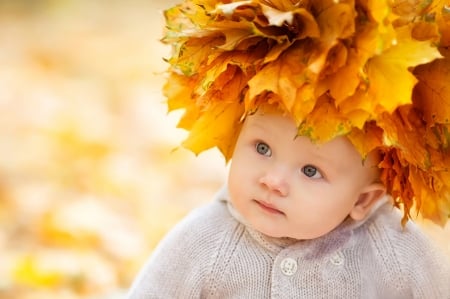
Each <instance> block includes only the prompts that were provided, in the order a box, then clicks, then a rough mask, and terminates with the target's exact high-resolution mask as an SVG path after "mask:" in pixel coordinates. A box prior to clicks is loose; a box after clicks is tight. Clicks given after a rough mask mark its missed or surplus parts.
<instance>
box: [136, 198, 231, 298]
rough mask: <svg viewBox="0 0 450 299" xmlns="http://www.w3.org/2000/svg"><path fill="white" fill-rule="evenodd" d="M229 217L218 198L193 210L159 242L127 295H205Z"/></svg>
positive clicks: (140, 296)
mask: <svg viewBox="0 0 450 299" xmlns="http://www.w3.org/2000/svg"><path fill="white" fill-rule="evenodd" d="M229 219H230V217H227V214H226V209H224V208H223V204H222V203H220V202H218V201H214V202H212V203H210V204H208V205H206V206H204V207H201V208H198V209H196V210H194V211H193V212H191V213H190V214H189V215H188V216H187V217H186V218H185V219H183V220H182V221H181V222H180V223H178V224H177V225H176V226H175V227H174V228H173V229H172V230H171V231H170V232H169V233H168V234H167V235H166V236H165V237H164V238H163V240H162V241H161V242H160V243H159V244H158V246H157V248H156V249H155V251H154V252H153V254H152V255H151V257H150V259H149V260H148V262H147V263H146V264H145V266H144V267H143V269H142V270H141V271H140V273H139V275H138V276H137V277H136V279H135V281H134V283H133V285H132V287H131V289H130V291H129V293H128V297H127V298H128V299H144V298H145V299H149V298H151V299H153V298H200V297H203V296H202V294H203V295H204V292H206V291H207V289H208V287H207V284H208V280H209V276H210V273H211V271H213V265H214V262H215V260H216V256H217V251H218V247H220V244H221V240H222V239H223V236H224V232H225V227H226V226H227V225H226V223H224V222H227V221H228V223H229V222H230V220H229Z"/></svg>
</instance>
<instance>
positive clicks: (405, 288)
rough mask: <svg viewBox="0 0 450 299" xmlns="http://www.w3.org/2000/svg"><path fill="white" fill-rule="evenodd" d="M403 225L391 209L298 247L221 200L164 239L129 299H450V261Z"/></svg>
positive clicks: (382, 208)
mask: <svg viewBox="0 0 450 299" xmlns="http://www.w3.org/2000/svg"><path fill="white" fill-rule="evenodd" d="M219 197H223V194H222V196H219ZM400 218H401V215H400V213H399V212H398V211H397V210H396V209H393V208H392V206H391V205H389V204H384V205H382V206H380V207H379V208H377V209H376V211H374V212H373V213H372V214H371V215H370V217H368V219H366V220H364V221H362V222H359V223H355V222H351V221H345V222H344V223H343V224H342V225H340V226H339V227H338V228H336V229H335V230H333V231H332V232H330V233H328V234H327V235H325V236H323V237H320V238H317V239H313V240H304V241H298V240H296V241H294V240H292V239H275V238H270V237H267V236H265V235H262V234H261V233H259V232H257V231H255V230H253V229H251V228H250V227H248V226H246V225H245V224H243V222H242V221H240V220H239V219H240V218H239V215H237V214H236V213H235V212H234V211H233V209H231V211H230V209H229V204H227V201H226V200H215V201H212V202H211V203H208V204H206V205H205V206H203V207H200V208H198V209H196V210H194V211H193V212H192V213H190V214H189V215H188V216H187V217H186V218H185V219H184V220H182V221H181V222H180V223H179V224H177V225H176V226H175V228H174V229H173V230H172V231H171V232H170V233H169V234H168V235H167V236H166V237H165V238H164V239H163V241H162V242H161V243H160V244H159V245H158V248H157V249H156V250H155V251H154V253H153V254H152V256H151V258H150V260H149V261H148V263H147V264H146V265H145V266H144V268H143V269H142V271H141V273H140V274H139V275H138V277H137V278H136V280H135V282H134V284H133V286H132V287H131V289H130V292H129V296H128V298H129V299H144V298H152V299H153V298H164V299H167V298H171V299H172V298H173V299H177V298H245V299H252V298H258V299H259V298H345V299H347V298H365V299H367V298H390V299H391V298H427V299H434V298H435V299H449V298H450V262H449V260H448V257H447V256H445V255H443V254H442V253H439V252H438V251H437V250H436V249H435V248H434V247H433V246H432V244H431V242H430V241H429V240H428V239H427V238H426V237H425V236H424V235H423V234H422V233H421V232H420V231H419V229H418V228H417V227H416V225H414V224H413V223H411V222H408V224H407V225H406V227H405V228H402V227H401V225H400Z"/></svg>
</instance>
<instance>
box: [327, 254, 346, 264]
mask: <svg viewBox="0 0 450 299" xmlns="http://www.w3.org/2000/svg"><path fill="white" fill-rule="evenodd" d="M330 262H331V263H332V264H333V265H336V266H341V265H342V264H344V255H343V254H342V252H336V253H335V254H334V255H333V256H332V257H330Z"/></svg>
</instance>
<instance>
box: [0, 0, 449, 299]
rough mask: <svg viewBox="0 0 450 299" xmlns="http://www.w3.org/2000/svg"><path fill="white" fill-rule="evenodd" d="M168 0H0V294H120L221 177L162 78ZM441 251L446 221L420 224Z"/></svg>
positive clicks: (220, 164) (213, 155) (32, 298)
mask: <svg viewBox="0 0 450 299" xmlns="http://www.w3.org/2000/svg"><path fill="white" fill-rule="evenodd" d="M173 3H175V0H147V1H144V0H128V1H125V0H95V1H88V0H47V1H44V0H42V1H38V0H9V1H8V0H0V227H1V230H0V299H3V298H5V299H6V298H8V299H16V298H17V299H18V298H20V299H36V298H39V299H40V298H45V299H48V298H62V299H65V298H108V299H109V298H123V297H124V294H125V292H126V289H127V288H128V287H129V285H130V283H131V281H132V280H133V278H134V276H135V275H136V273H137V271H138V270H139V269H140V267H142V264H143V263H144V261H145V259H146V258H147V257H148V256H149V255H150V254H151V251H152V250H153V248H154V247H155V245H156V244H157V242H158V241H159V240H160V238H161V237H162V236H163V235H164V234H165V233H166V232H167V230H168V229H170V228H171V226H172V225H173V224H174V223H175V222H177V221H178V220H179V219H180V218H181V217H182V216H184V215H185V214H186V213H187V212H188V211H189V210H191V209H192V208H194V207H195V206H198V205H199V204H202V203H204V202H206V201H208V200H210V199H211V196H212V195H213V194H214V193H215V191H216V190H217V189H218V187H219V186H220V185H221V183H222V182H223V180H224V179H225V177H226V174H225V173H226V167H225V162H224V161H223V159H222V158H221V156H220V154H219V153H218V152H217V151H215V150H212V151H209V152H206V153H204V154H202V155H200V156H199V157H194V155H193V154H191V153H190V152H187V151H186V150H184V149H180V148H178V147H177V145H178V143H179V142H180V140H182V139H183V138H184V136H185V134H186V133H185V132H183V131H180V130H177V129H176V128H175V125H176V121H177V118H178V116H179V114H177V113H171V114H167V111H166V107H165V104H164V98H163V97H162V95H161V87H162V84H163V82H164V76H165V74H164V70H165V69H166V64H165V63H164V61H163V57H167V56H168V53H169V49H168V47H166V46H163V45H162V44H161V43H160V42H159V39H160V38H161V37H162V34H163V33H162V32H163V16H162V10H163V9H165V8H167V7H169V6H170V5H171V4H173ZM421 225H423V226H424V228H425V229H426V231H427V233H429V234H430V236H431V237H432V238H433V240H434V241H436V243H437V244H438V246H440V247H441V248H442V249H443V250H445V251H446V252H447V253H449V255H450V244H449V243H450V228H449V225H448V226H447V228H446V229H445V230H442V229H440V228H437V227H436V226H434V225H432V224H430V223H426V222H421Z"/></svg>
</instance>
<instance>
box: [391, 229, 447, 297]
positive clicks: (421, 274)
mask: <svg viewBox="0 0 450 299" xmlns="http://www.w3.org/2000/svg"><path fill="white" fill-rule="evenodd" d="M405 230H406V231H405V232H404V233H405V234H407V235H408V237H407V238H402V239H403V240H404V241H403V242H401V243H398V244H397V246H396V247H397V248H396V249H395V250H396V251H397V253H398V257H399V263H400V265H401V267H402V268H403V269H404V274H405V278H407V280H406V281H407V283H408V284H409V286H410V290H411V293H412V294H411V295H412V298H436V299H440V298H443V299H450V258H449V257H448V256H447V255H445V254H444V253H443V252H441V251H440V250H439V249H438V248H437V246H436V244H434V243H433V242H432V241H431V240H430V239H429V238H428V237H427V236H426V235H425V234H424V233H423V232H422V231H420V228H419V227H417V226H416V225H414V224H412V223H410V225H407V226H406V229H405Z"/></svg>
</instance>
